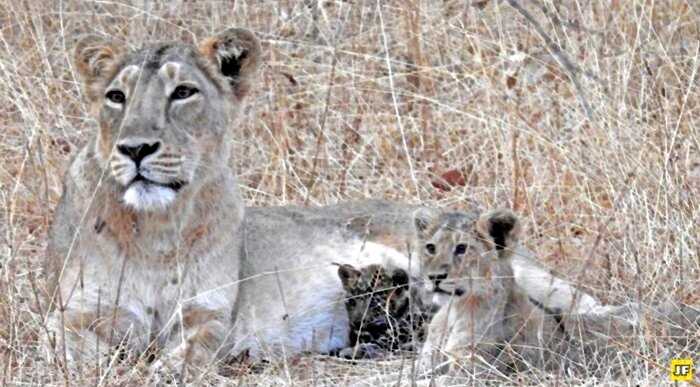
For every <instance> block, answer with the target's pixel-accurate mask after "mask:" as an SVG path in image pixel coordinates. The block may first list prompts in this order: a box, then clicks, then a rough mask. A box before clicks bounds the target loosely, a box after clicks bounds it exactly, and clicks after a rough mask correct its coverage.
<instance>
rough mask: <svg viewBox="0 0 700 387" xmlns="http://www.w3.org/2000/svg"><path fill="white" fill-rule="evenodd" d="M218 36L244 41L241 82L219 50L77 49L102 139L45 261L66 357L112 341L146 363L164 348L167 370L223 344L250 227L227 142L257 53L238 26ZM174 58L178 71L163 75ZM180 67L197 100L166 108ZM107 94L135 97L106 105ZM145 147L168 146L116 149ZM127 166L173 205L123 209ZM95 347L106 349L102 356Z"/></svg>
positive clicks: (86, 156) (91, 44) (79, 160)
mask: <svg viewBox="0 0 700 387" xmlns="http://www.w3.org/2000/svg"><path fill="white" fill-rule="evenodd" d="M209 41H210V42H220V43H219V44H218V47H219V48H221V49H222V50H224V51H226V50H233V48H232V46H235V45H236V44H241V46H242V47H243V48H242V49H236V50H237V52H239V54H241V53H245V55H244V56H242V57H241V58H239V59H240V63H239V65H240V72H239V73H237V74H231V73H227V74H221V73H219V72H218V66H219V65H220V63H219V62H212V60H211V58H209V56H210V55H211V54H212V52H210V51H206V52H204V53H199V52H198V51H197V49H196V48H194V47H190V46H187V45H184V44H169V45H155V46H152V47H148V48H145V49H142V50H139V51H136V52H128V50H126V49H124V48H123V47H121V46H119V45H117V44H116V43H113V42H110V41H108V40H105V39H103V38H100V37H95V36H88V37H85V38H83V39H82V40H81V41H80V42H79V43H78V44H77V46H76V49H75V62H76V67H77V69H78V71H79V72H80V74H81V75H82V77H83V80H84V82H85V89H86V92H87V93H86V95H87V97H88V100H89V103H90V104H91V105H92V109H91V110H92V111H93V112H95V114H96V116H97V118H98V121H99V131H98V132H97V133H96V134H95V136H94V137H93V138H92V139H91V140H90V142H89V143H88V145H87V146H86V147H85V148H84V149H83V150H82V151H81V152H80V153H79V154H78V156H77V157H76V158H75V160H73V163H72V165H71V167H70V170H69V172H68V173H67V175H66V178H65V186H64V194H63V197H62V199H61V202H60V204H59V207H58V208H57V210H56V217H55V219H54V223H53V226H52V230H51V235H50V240H49V248H48V254H47V262H46V272H47V275H48V284H47V286H46V296H47V297H46V299H47V301H48V302H49V303H50V308H49V310H50V311H51V312H50V315H49V317H48V326H49V328H50V329H51V330H52V331H54V332H55V337H56V338H57V339H58V340H59V343H58V344H59V347H58V348H59V351H60V352H62V351H63V348H64V347H65V349H66V352H67V355H68V358H69V360H71V359H76V358H84V357H92V356H105V355H109V353H108V352H109V351H110V347H111V345H113V344H115V343H121V346H122V347H123V348H125V349H126V350H127V351H129V352H132V353H134V354H136V355H138V354H140V353H142V352H144V351H145V350H146V349H147V348H148V347H149V346H152V345H154V344H156V345H159V346H162V347H163V348H164V349H166V350H167V351H166V356H165V357H164V361H165V362H167V363H169V364H171V365H172V366H173V367H179V364H181V363H182V362H183V361H185V360H186V359H187V358H190V357H191V358H196V359H198V361H200V362H203V364H206V362H208V361H210V360H211V358H212V356H214V355H215V354H217V349H219V347H220V346H221V345H224V340H225V337H226V335H227V334H228V333H229V331H230V329H229V328H227V327H228V326H229V319H230V316H231V315H232V313H233V310H232V308H233V306H234V305H235V302H234V301H235V299H236V296H237V294H238V285H237V281H238V278H239V277H238V276H239V267H240V261H239V259H237V258H238V251H239V250H240V246H241V234H240V232H239V230H240V227H241V224H242V221H243V207H242V200H241V198H240V196H239V192H238V188H237V184H236V182H235V179H234V178H233V174H232V173H231V171H230V169H229V167H228V162H229V150H228V145H227V144H228V143H230V137H231V130H230V128H231V126H232V124H233V123H234V120H235V118H236V116H237V115H238V113H239V109H240V106H241V105H242V102H243V100H242V97H243V96H245V95H246V94H247V92H248V88H249V87H250V85H249V84H247V83H246V82H248V83H249V82H250V80H252V79H253V77H254V75H255V73H256V71H257V68H258V66H259V63H260V59H259V56H260V52H259V51H260V50H259V45H258V43H257V39H256V38H255V36H254V35H253V34H251V33H250V32H247V31H244V30H239V29H230V30H228V31H225V32H224V33H222V34H219V35H217V36H215V37H212V38H211V39H210V40H209ZM218 55H219V56H225V55H227V54H226V52H223V53H220V54H218ZM166 58H167V59H166ZM166 60H167V62H168V63H169V62H177V63H178V66H175V65H173V64H172V63H169V64H168V65H167V66H166V67H167V68H166V71H165V72H158V71H154V70H158V68H160V67H162V65H163V63H166ZM235 60H237V59H236V58H230V59H229V63H232V62H231V61H235ZM175 67H177V69H178V70H179V71H180V73H179V75H178V77H177V78H178V79H180V78H183V77H184V78H183V79H187V80H188V82H189V84H196V87H197V92H196V93H195V95H194V96H193V97H192V98H190V99H187V100H173V101H172V102H171V103H170V104H169V105H172V107H171V108H170V110H164V109H165V108H164V107H165V106H166V104H164V103H160V101H165V100H167V99H168V98H172V97H171V96H170V93H171V90H172V89H174V88H175V87H176V86H177V84H173V83H172V82H178V81H177V80H175V79H168V76H169V78H176V77H174V75H175V74H174V73H175V72H176V71H175V70H176V69H175ZM125 68H129V69H131V68H133V69H134V71H131V70H129V71H124V69H125ZM230 76H231V77H233V78H229V77H230ZM168 82H171V83H168ZM243 83H246V84H245V85H244V84H243ZM162 85H165V86H162ZM244 88H245V90H243V89H244ZM110 90H118V91H120V92H122V93H123V94H124V95H125V96H126V101H125V102H124V103H120V102H119V101H117V102H116V103H115V102H113V101H109V100H108V96H107V93H108V92H109V91H110ZM169 125H170V126H169ZM186 130H192V133H193V135H189V136H188V135H184V133H183V131H186ZM141 142H145V143H147V144H151V143H155V142H157V143H158V144H159V146H158V147H157V148H154V149H156V151H155V152H153V153H152V154H150V155H148V156H147V157H148V158H144V159H143V160H142V161H141V162H140V163H136V162H133V161H132V160H130V159H129V158H128V157H125V154H119V152H122V151H121V150H119V149H118V148H119V147H120V146H121V147H123V146H136V145H139V144H140V143H141ZM139 165H140V166H139ZM139 168H140V169H139ZM128 170H134V171H136V172H134V174H138V173H145V174H147V175H146V176H147V177H146V178H147V179H149V180H147V181H146V183H140V184H143V187H156V188H157V187H165V188H157V189H156V188H153V189H155V191H153V190H151V189H152V188H148V189H146V190H144V191H141V196H143V197H144V198H145V199H148V197H149V195H150V196H153V197H154V199H153V200H161V199H159V198H158V197H157V195H160V192H164V193H166V194H167V193H168V192H170V194H171V195H172V196H174V199H168V200H169V202H167V203H166V202H162V205H161V206H160V207H153V208H148V207H145V208H143V209H141V208H134V207H131V206H127V205H125V200H126V194H125V192H126V191H127V190H128V189H129V187H132V186H133V185H134V184H136V183H135V182H136V180H133V181H132V180H131V177H129V178H128V179H126V178H124V173H125V171H128ZM139 171H141V172H139ZM171 184H177V187H176V185H171ZM168 187H176V188H168ZM149 190H150V191H149ZM168 190H169V191H168ZM153 192H155V193H153ZM164 197H165V196H164ZM136 198H137V200H142V199H141V198H140V196H136ZM145 199H143V200H145ZM163 200H164V199H163ZM137 203H138V202H137ZM64 329H65V334H63V333H61V331H62V330H64ZM178 332H182V334H183V336H181V335H180V334H179V333H178ZM63 337H65V341H63V340H62V338H63ZM154 337H155V341H154V342H151V341H152V340H153V338H154ZM180 337H184V338H185V340H184V341H182V340H181V339H180ZM110 339H111V340H112V341H111V342H109V340H110ZM97 342H104V343H105V344H106V345H102V346H98V345H97ZM98 347H99V349H100V351H101V352H105V351H106V352H105V353H102V354H98V353H96V349H97V348H98ZM60 352H59V353H60Z"/></svg>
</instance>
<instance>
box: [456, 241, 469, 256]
mask: <svg viewBox="0 0 700 387" xmlns="http://www.w3.org/2000/svg"><path fill="white" fill-rule="evenodd" d="M466 251H467V246H466V245H465V244H463V243H460V244H458V245H457V247H455V255H462V254H464V253H465V252H466Z"/></svg>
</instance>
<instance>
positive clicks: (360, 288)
mask: <svg viewBox="0 0 700 387" xmlns="http://www.w3.org/2000/svg"><path fill="white" fill-rule="evenodd" d="M338 277H340V281H341V282H342V284H343V288H344V289H345V307H346V309H347V312H348V317H349V318H350V327H351V338H350V340H351V342H355V341H357V340H358V339H359V341H360V342H374V341H376V340H377V339H378V338H379V337H380V336H381V335H384V334H385V332H386V331H387V330H388V329H389V328H390V326H391V325H392V324H393V321H392V320H395V319H397V318H400V317H402V316H403V315H406V314H407V313H408V312H409V306H410V305H409V293H408V292H409V288H408V274H407V273H406V271H405V270H402V269H399V268H385V267H383V266H380V265H368V266H365V267H362V268H359V269H357V268H355V267H353V266H351V265H347V264H343V265H339V267H338ZM360 328H361V331H360Z"/></svg>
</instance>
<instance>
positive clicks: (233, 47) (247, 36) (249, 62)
mask: <svg viewBox="0 0 700 387" xmlns="http://www.w3.org/2000/svg"><path fill="white" fill-rule="evenodd" d="M199 51H200V53H201V54H202V55H204V57H205V58H207V59H209V60H210V61H211V62H212V63H213V64H214V65H215V66H216V68H217V69H218V70H219V72H221V74H222V75H223V76H224V77H225V78H226V79H227V80H228V81H229V83H230V84H231V88H232V90H233V92H234V94H235V95H236V97H238V98H239V99H242V98H243V97H245V96H246V95H247V94H248V92H249V91H250V88H251V87H252V82H253V80H254V78H255V75H256V74H257V72H258V69H259V68H260V62H261V55H262V49H261V48H260V41H259V40H258V38H257V37H255V34H253V33H252V32H250V31H248V30H246V29H242V28H229V29H227V30H225V31H223V32H221V33H220V34H218V35H216V36H212V37H210V38H207V39H205V40H204V41H203V42H202V43H201V44H200V45H199Z"/></svg>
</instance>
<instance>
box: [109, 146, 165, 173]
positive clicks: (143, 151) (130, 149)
mask: <svg viewBox="0 0 700 387" xmlns="http://www.w3.org/2000/svg"><path fill="white" fill-rule="evenodd" d="M158 148H160V142H154V143H152V144H146V143H143V144H139V145H117V150H118V151H119V153H121V154H123V155H124V156H126V157H128V158H130V159H131V160H133V161H134V163H136V166H137V167H138V166H139V164H141V161H142V160H143V159H144V158H146V156H149V155H152V154H154V153H156V152H157V151H158Z"/></svg>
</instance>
